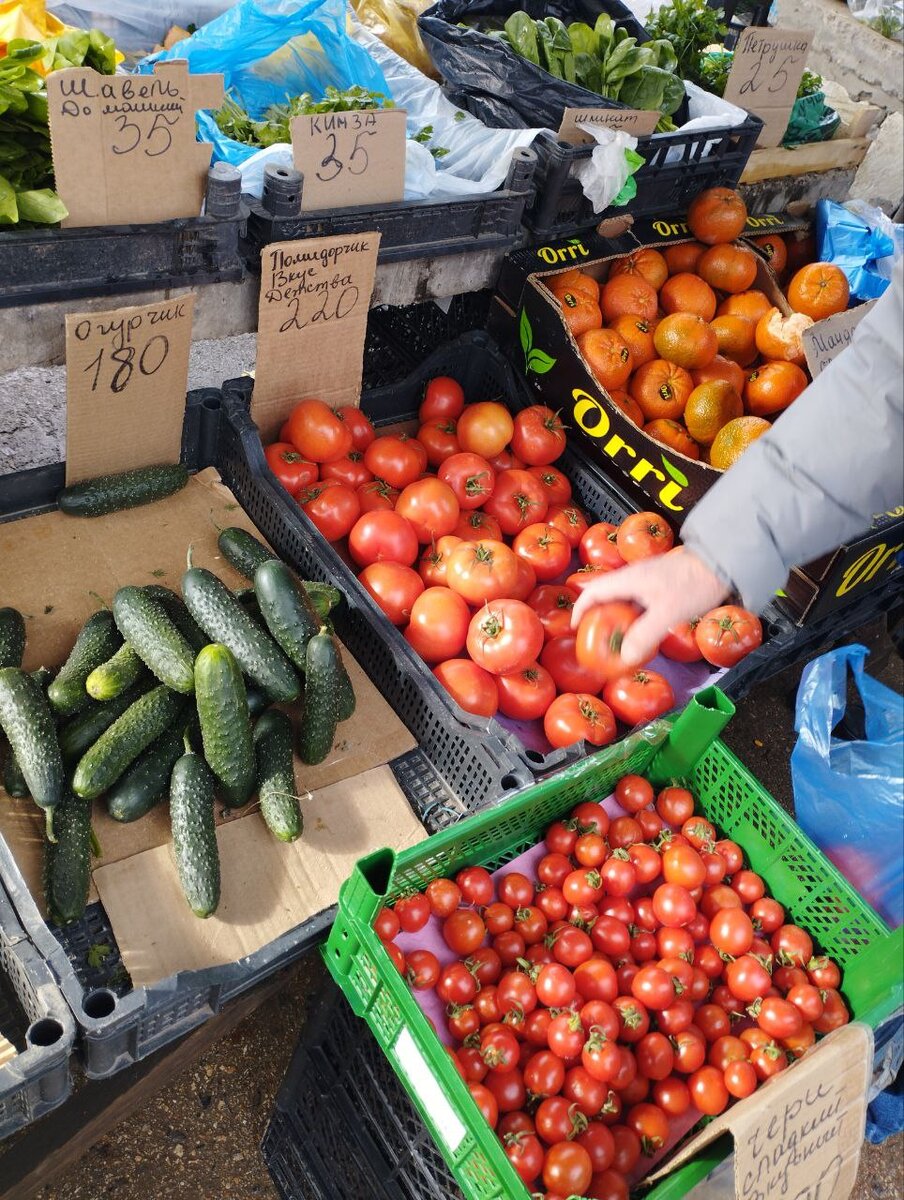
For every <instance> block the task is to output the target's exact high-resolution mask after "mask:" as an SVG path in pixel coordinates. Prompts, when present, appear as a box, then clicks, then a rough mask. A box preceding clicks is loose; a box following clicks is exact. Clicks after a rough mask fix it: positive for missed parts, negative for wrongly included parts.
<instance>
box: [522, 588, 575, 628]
mask: <svg viewBox="0 0 904 1200" xmlns="http://www.w3.org/2000/svg"><path fill="white" fill-rule="evenodd" d="M577 598H578V595H577V592H575V591H574V589H573V588H569V587H566V586H565V585H564V584H563V583H544V584H541V585H540V587H538V588H536V589H535V590H534V591H533V592H531V594H530V595H529V596H528V598H527V603H528V604H529V605H530V606H531V608H532V609H533V610H534V612H535V613H536V614H537V616H538V617H539V618H540V624H541V625H542V626H543V635H544V637H545V638H546V640H547V641H549V640H550V639H552V638H560V637H569V636H570V635H571V610H572V608H574V602H575V600H577Z"/></svg>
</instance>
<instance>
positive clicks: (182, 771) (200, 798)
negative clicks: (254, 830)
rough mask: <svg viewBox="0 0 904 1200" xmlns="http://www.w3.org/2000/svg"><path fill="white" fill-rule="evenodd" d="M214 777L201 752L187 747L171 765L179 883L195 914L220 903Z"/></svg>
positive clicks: (172, 819) (204, 914)
mask: <svg viewBox="0 0 904 1200" xmlns="http://www.w3.org/2000/svg"><path fill="white" fill-rule="evenodd" d="M213 796H214V778H213V775H212V774H211V772H210V768H209V767H208V766H207V763H206V762H205V761H204V759H203V758H202V757H201V755H200V754H195V753H194V752H193V751H191V750H189V751H188V752H187V753H186V754H183V755H182V757H181V758H179V759H178V760H177V762H176V765H175V766H174V767H173V774H172V778H171V780H170V822H171V825H172V830H173V856H174V858H175V860H176V871H177V872H178V875H179V883H180V884H181V885H182V891H183V894H184V895H185V899H186V900H187V901H188V905H189V907H190V908H191V910H192V912H193V913H194V914H195V916H196V917H209V916H210V915H211V913H213V912H216V908H217V905H218V904H219V903H220V856H219V852H218V851H217V828H216V823H215V821H214V814H213Z"/></svg>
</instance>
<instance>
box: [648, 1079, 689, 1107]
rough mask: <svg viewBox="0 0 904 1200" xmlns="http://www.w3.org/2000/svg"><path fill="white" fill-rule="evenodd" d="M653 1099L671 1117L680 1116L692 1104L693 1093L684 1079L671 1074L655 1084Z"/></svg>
mask: <svg viewBox="0 0 904 1200" xmlns="http://www.w3.org/2000/svg"><path fill="white" fill-rule="evenodd" d="M653 1099H654V1101H655V1102H656V1103H657V1104H658V1105H659V1107H660V1108H661V1109H662V1110H663V1112H665V1113H668V1115H669V1116H670V1117H680V1116H683V1115H684V1113H686V1112H687V1110H688V1109H689V1108H690V1106H691V1093H690V1089H689V1088H688V1086H687V1084H686V1083H685V1082H684V1080H683V1079H679V1078H678V1077H677V1075H669V1076H668V1078H667V1079H659V1080H657V1081H656V1083H654V1084H653Z"/></svg>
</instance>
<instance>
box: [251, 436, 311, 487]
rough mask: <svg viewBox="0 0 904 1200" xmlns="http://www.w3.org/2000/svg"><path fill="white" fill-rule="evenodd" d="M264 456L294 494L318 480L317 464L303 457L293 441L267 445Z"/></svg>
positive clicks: (281, 480)
mask: <svg viewBox="0 0 904 1200" xmlns="http://www.w3.org/2000/svg"><path fill="white" fill-rule="evenodd" d="M264 457H265V458H266V460H267V466H268V467H269V468H270V470H271V471H272V472H273V474H274V475H275V476H276V478H277V479H278V480H279V482H280V483H281V484H282V485H283V487H284V488H285V489H286V491H287V492H289V493H290V495H292V496H295V495H297V494H298V492H300V491H301V490H302V488H307V487H310V486H311V484H312V483H315V482H316V481H317V474H318V471H317V464H316V463H314V462H308V461H307V459H305V458H303V457H302V455H300V454H299V453H298V451H297V450H296V449H295V447H294V446H293V445H292V443H291V442H274V443H273V445H272V446H266V447H265V448H264Z"/></svg>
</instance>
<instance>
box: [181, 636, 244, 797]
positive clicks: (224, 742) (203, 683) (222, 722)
mask: <svg viewBox="0 0 904 1200" xmlns="http://www.w3.org/2000/svg"><path fill="white" fill-rule="evenodd" d="M195 703H196V705H197V709H198V718H199V720H200V722H201V741H202V743H203V745H204V757H205V758H206V759H207V765H208V766H209V767H210V769H211V771H213V773H214V775H216V777H217V779H218V780H219V781H220V784H221V785H222V792H223V800H224V801H225V803H226V804H227V805H228V806H229V807H230V808H241V807H242V805H243V804H247V803H248V801H249V800H250V799H251V793H252V792H253V791H254V748H253V746H252V742H251V721H250V720H249V717H248V701H247V698H246V696H245V681H244V680H243V679H242V672H241V670H240V669H239V664H238V663H237V662H236V660H235V658H234V656H233V655H232V654H231V653H230V652H229V650H227V648H226V647H225V646H221V645H218V644H214V645H212V646H205V647H204V649H203V650H202V651H201V653H200V654H199V655H198V658H197V661H196V662H195Z"/></svg>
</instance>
